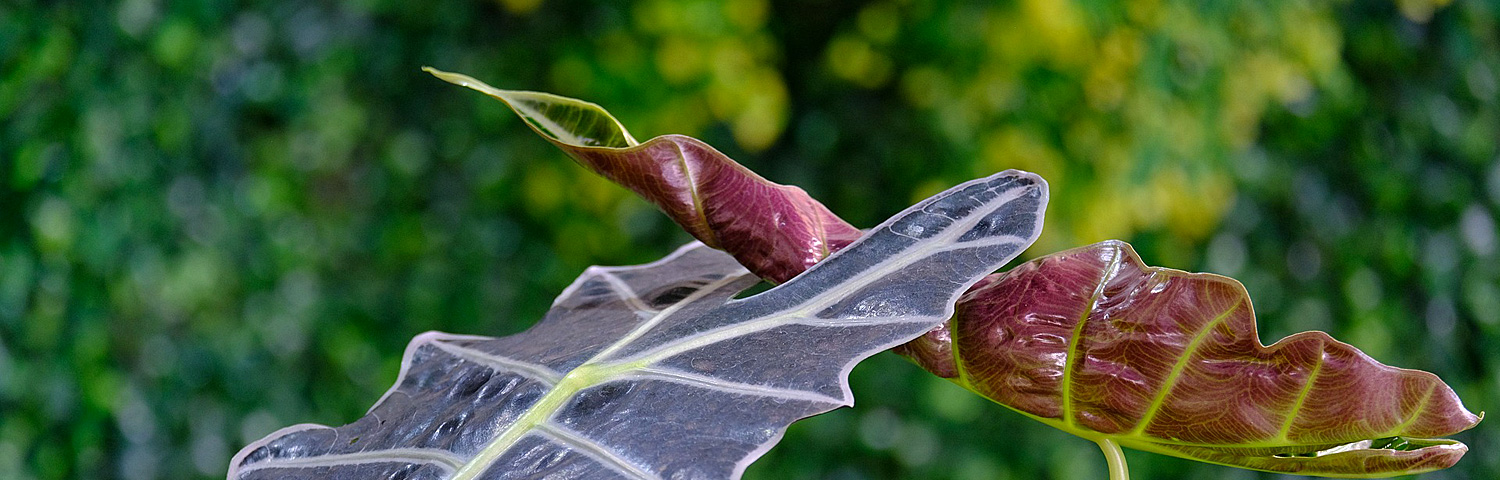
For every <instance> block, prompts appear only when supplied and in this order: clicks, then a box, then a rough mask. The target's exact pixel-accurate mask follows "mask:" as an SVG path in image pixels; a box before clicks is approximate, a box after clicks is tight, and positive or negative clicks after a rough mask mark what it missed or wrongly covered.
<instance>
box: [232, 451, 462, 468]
mask: <svg viewBox="0 0 1500 480" xmlns="http://www.w3.org/2000/svg"><path fill="white" fill-rule="evenodd" d="M365 463H421V464H427V465H437V466H439V467H442V468H443V469H444V470H448V471H453V470H456V469H458V467H459V465H460V464H461V461H460V460H459V459H458V458H457V457H455V456H453V455H452V454H450V453H448V452H447V451H444V450H435V449H425V448H396V449H390V450H371V451H365V452H358V453H340V454H331V455H318V456H315V457H303V458H277V459H271V460H267V461H264V462H260V463H254V464H251V465H249V466H246V467H244V468H242V469H240V470H239V473H241V474H243V473H247V472H253V471H256V470H265V469H271V468H316V467H336V466H339V465H358V464H365Z"/></svg>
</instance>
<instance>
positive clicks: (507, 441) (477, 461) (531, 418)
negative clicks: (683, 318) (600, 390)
mask: <svg viewBox="0 0 1500 480" xmlns="http://www.w3.org/2000/svg"><path fill="white" fill-rule="evenodd" d="M738 279H739V276H738V275H730V276H727V277H724V278H722V279H719V280H717V281H715V282H714V283H711V284H709V285H707V286H704V287H703V288H700V289H698V290H697V291H694V292H693V293H692V294H689V295H688V296H687V297H684V298H683V299H682V301H680V302H677V303H674V304H672V305H671V306H669V307H667V308H664V309H662V310H661V311H660V312H657V314H656V315H655V316H653V317H652V318H651V319H650V320H647V321H645V322H643V323H641V324H640V325H638V326H636V327H635V328H634V329H632V330H631V331H630V333H628V334H626V335H625V336H624V337H623V338H621V339H620V340H619V341H617V342H615V343H613V344H611V345H610V346H609V347H606V348H605V349H604V350H602V351H600V352H599V353H598V354H595V355H594V357H593V358H590V359H589V360H588V361H587V362H584V363H583V364H582V365H580V366H579V367H578V368H574V369H573V370H572V371H570V372H568V373H567V374H565V375H563V377H562V379H561V380H560V381H558V382H557V384H556V385H555V386H553V388H552V390H551V391H548V392H547V393H546V394H545V395H543V396H542V398H541V399H538V400H537V402H536V403H534V404H532V405H531V407H530V408H528V409H526V412H525V413H523V414H521V416H520V417H518V418H516V421H515V422H513V423H511V424H510V426H508V427H506V428H505V430H504V431H502V432H500V434H499V435H497V436H496V437H495V439H494V440H493V441H491V442H490V444H489V445H487V446H485V447H484V450H480V451H479V453H478V454H476V455H475V456H474V458H471V459H469V461H468V462H466V463H465V464H464V465H463V467H461V468H459V469H458V471H457V472H455V473H454V474H453V478H452V480H471V479H474V478H478V476H479V475H480V474H481V473H484V469H485V468H486V467H487V466H488V465H489V464H490V463H491V462H494V461H495V459H497V458H500V455H502V454H504V453H505V451H506V450H509V449H510V447H511V446H512V445H515V443H516V442H517V441H520V440H521V437H523V436H525V434H526V432H528V431H530V430H531V429H533V428H535V427H536V426H537V425H538V424H541V423H542V422H545V421H546V420H547V418H549V417H551V416H552V413H553V412H555V411H557V409H558V408H561V407H562V406H563V404H564V403H565V402H566V401H567V399H569V398H571V397H572V396H573V394H575V393H578V391H579V390H582V389H584V388H587V387H590V386H593V385H597V384H599V382H600V381H602V380H604V379H607V378H610V377H613V376H615V375H618V374H619V373H622V372H623V371H627V370H630V369H631V366H625V367H618V366H617V367H614V368H610V369H607V370H603V369H598V368H597V366H596V365H595V363H596V362H598V360H599V359H601V358H604V357H605V356H607V355H609V354H611V353H613V352H614V351H615V350H618V349H620V348H621V347H623V346H625V345H628V344H629V343H630V342H632V341H634V340H635V339H637V338H639V337H640V336H641V335H645V333H646V331H648V330H650V329H651V328H652V327H655V326H656V325H657V324H659V323H661V322H662V320H664V319H666V318H667V317H668V316H671V315H672V314H673V313H676V312H677V311H678V310H680V309H681V308H682V307H683V306H684V305H688V304H691V303H692V302H694V301H696V300H698V299H699V298H702V297H703V296H704V295H708V294H709V293H711V292H713V291H715V290H718V289H719V288H722V287H723V286H724V285H727V284H729V283H732V282H734V281H735V280H738ZM596 372H597V373H596Z"/></svg>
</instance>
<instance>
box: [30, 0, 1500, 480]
mask: <svg viewBox="0 0 1500 480" xmlns="http://www.w3.org/2000/svg"><path fill="white" fill-rule="evenodd" d="M1263 3H1264V4H1263ZM1447 3H1448V2H1446V1H1436V2H1428V1H1425V0H1401V1H1396V2H1387V1H1369V2H1335V3H1332V4H1328V3H1308V2H1248V1H1247V2H1197V1H1170V0H1162V1H1147V0H1142V1H1130V2H1124V3H1118V4H1117V3H1116V2H1106V1H1083V0H1075V1H1072V2H1068V1H1048V0H1025V1H1020V2H998V3H992V2H978V1H976V2H961V3H948V2H939V1H935V0H898V1H886V2H878V3H870V4H863V3H855V2H842V1H835V0H809V1H782V0H777V1H771V2H769V3H767V2H766V1H765V0H734V1H730V2H725V3H719V2H708V1H691V0H687V1H684V0H654V1H646V2H638V3H631V4H625V3H617V2H612V1H598V2H586V1H554V0H501V1H491V2H461V1H433V2H416V1H404V0H355V1H351V2H271V1H264V2H261V1H251V2H230V1H216V0H198V1H180V2H168V1H154V0H125V1H121V2H109V3H105V2H91V1H83V2H50V1H40V2H39V1H26V0H22V1H20V2H16V1H8V2H6V3H4V4H0V478H7V479H9V478H18V479H25V478H101V477H123V478H157V477H163V478H184V477H192V476H202V477H216V476H222V475H223V472H224V469H225V466H226V464H227V462H228V460H229V457H230V455H232V454H233V453H234V451H235V450H237V449H238V448H239V447H240V446H242V445H244V444H246V443H248V442H250V441H252V440H254V439H256V438H259V437H261V436H262V435H264V434H266V433H268V432H270V431H272V430H274V429H276V428H279V427H281V426H285V425H289V424H292V423H301V422H318V423H325V424H343V423H347V422H349V421H352V420H354V419H355V418H358V417H359V416H360V415H361V414H362V413H363V412H364V410H365V409H366V408H368V407H369V405H370V404H371V403H372V402H374V400H375V399H376V398H378V397H379V395H380V394H381V393H382V392H383V391H384V390H385V389H386V388H387V387H388V386H389V384H390V382H391V381H392V380H393V378H394V377H395V374H396V370H397V366H398V362H399V359H400V357H401V352H402V350H403V348H404V346H405V344H406V343H407V341H408V340H410V339H411V338H412V337H413V336H414V335H416V334H418V333H421V332H423V331H427V330H434V329H436V330H443V331H449V332H456V333H471V334H486V335H503V334H508V333H512V332H516V331H519V330H521V329H523V328H525V327H527V326H528V325H530V324H531V323H532V322H533V321H534V320H535V319H537V318H539V317H540V315H541V313H542V312H543V311H544V309H545V308H546V306H547V305H548V304H549V303H550V301H551V299H552V297H553V296H554V295H555V294H556V293H557V292H559V291H561V289H562V288H563V287H564V286H565V285H566V284H567V283H568V282H570V281H571V280H572V278H573V277H574V276H576V275H577V274H578V273H579V272H580V271H581V270H582V269H583V268H584V267H585V266H588V265H591V264H626V263H639V262H644V261H649V260H652V259H655V258H657V257H659V256H661V255H663V254H665V253H666V252H668V251H670V250H671V249H672V248H674V247H675V246H676V245H678V244H680V243H682V242H684V241H686V240H687V237H686V235H684V234H682V233H681V232H679V231H678V230H677V229H676V227H675V226H673V225H671V224H670V223H669V222H667V221H666V220H665V219H664V218H662V217H661V216H660V215H659V214H657V213H656V212H655V211H653V210H651V209H650V208H649V207H648V206H646V205H645V204H644V203H642V202H640V201H639V200H636V199H633V198H631V197H630V196H629V195H628V194H627V193H625V192H624V191H623V190H621V189H619V188H616V187H614V186H611V185H609V184H607V183H605V182H603V181H600V180H597V179H594V178H591V177H589V176H588V175H587V174H586V173H584V172H583V170H582V169H581V168H578V167H576V166H575V165H573V164H572V163H571V162H570V161H569V160H567V159H566V158H565V157H564V156H563V155H562V154H560V153H558V152H556V151H554V150H553V149H552V148H551V147H550V146H549V145H547V144H546V143H545V142H543V141H542V140H541V139H539V138H536V137H535V135H534V134H533V133H532V132H530V131H529V130H528V129H526V128H525V126H524V125H523V124H522V123H521V122H520V121H519V120H517V119H516V118H514V116H513V115H512V114H511V113H510V112H509V111H508V110H506V109H505V108H504V107H503V106H502V105H500V104H499V103H497V102H495V101H493V100H491V99H488V98H486V97H483V96H482V95H479V94H476V93H473V92H470V91H467V90H464V89H460V88H458V87H454V86H451V85H448V84H445V83H443V82H441V81H438V80H436V79H434V78H432V77H430V76H428V75H426V74H424V73H422V72H421V71H420V70H419V68H420V67H421V66H423V65H432V66H435V67H438V68H442V69H445V70H451V71H458V72H464V73H468V74H471V75H473V76H475V77H477V78H480V79H483V80H485V81H488V82H489V83H491V84H493V85H496V86H498V87H501V88H515V89H534V90H545V91H551V92H555V93H559V94H564V95H569V96H573V97H578V98H582V99H587V100H591V101H595V102H598V103H600V104H602V105H604V106H605V107H606V108H608V109H610V111H611V112H613V113H615V114H616V115H617V116H618V117H619V118H620V119H621V120H622V121H623V122H624V123H625V125H626V126H627V127H629V128H630V129H631V130H632V132H634V133H635V134H636V137H637V138H643V139H644V138H647V137H650V136H652V135H657V134H663V133H685V134H690V135H695V136H698V137H700V138H703V139H705V140H707V141H709V142H710V143H712V144H714V145H716V146H718V147H719V148H721V149H723V150H724V151H725V152H726V153H729V154H730V155H731V156H733V157H735V158H737V159H739V160H740V161H741V162H743V163H745V164H747V165H749V166H750V167H751V168H753V169H755V170H757V171H759V172H761V173H762V174H764V175H766V176H767V177H769V178H770V179H772V180H774V181H778V182H782V183H791V184H796V185H800V186H802V187H804V188H806V189H807V190H808V191H809V192H810V193H812V194H813V196H814V197H816V198H819V199H821V200H823V201H824V202H825V203H827V204H828V205H829V207H830V208H832V210H833V211H835V212H837V213H839V214H840V215H843V216H844V217H845V218H846V219H848V220H850V221H851V222H853V223H855V224H856V225H861V226H869V225H873V224H874V223H876V222H878V221H880V220H881V219H883V218H884V217H885V216H886V215H889V214H892V213H894V212H896V211H898V210H900V209H901V208H903V207H904V206H906V205H907V204H909V203H910V202H912V201H915V200H916V199H919V198H921V197H924V196H926V195H928V194H931V193H935V192H937V191H939V190H941V189H943V188H945V187H946V186H948V185H951V184H954V183H957V182H960V181H963V180H966V179H969V178H973V177H977V176H981V175H986V174H988V173H991V172H994V171H997V170H1001V169H1005V168H1023V169H1028V170H1032V171H1036V172H1038V173H1041V174H1043V175H1044V176H1046V177H1047V178H1048V179H1049V181H1050V182H1051V185H1052V198H1053V200H1052V206H1051V209H1050V211H1049V212H1048V222H1047V230H1046V232H1045V234H1044V237H1043V238H1042V240H1041V241H1040V242H1038V244H1037V246H1036V247H1034V248H1033V249H1032V250H1031V251H1030V252H1029V253H1028V256H1036V255H1040V254H1045V253H1048V252H1052V251H1056V250H1060V249H1064V248H1069V247H1073V246H1079V245H1083V244H1086V243H1089V242H1094V241H1098V240H1102V239H1106V238H1123V239H1126V240H1129V241H1131V242H1133V243H1134V244H1135V245H1136V246H1137V247H1138V248H1139V249H1140V252H1141V254H1142V256H1143V257H1144V258H1145V260H1146V261H1147V262H1149V263H1152V264H1156V265H1164V266H1169V267H1174V268H1183V269H1192V270H1206V271H1212V272H1216V273H1222V274H1226V275H1231V276H1234V277H1236V278H1238V279H1240V280H1242V281H1243V282H1244V283H1245V284H1246V285H1247V286H1248V287H1249V289H1250V292H1251V295H1252V297H1253V298H1254V301H1255V307H1256V309H1257V311H1258V313H1259V314H1260V319H1261V332H1262V334H1263V337H1264V338H1266V339H1276V338H1280V337H1281V336H1284V335H1286V334H1289V333H1293V332H1296V331H1301V330H1306V329H1323V330H1327V331H1329V332H1331V333H1332V334H1334V336H1335V337H1337V338H1340V339H1342V340H1345V341H1348V342H1350V343H1352V344H1354V345H1355V346H1357V347H1359V348H1361V349H1363V350H1364V351H1365V352H1367V353H1369V354H1370V355H1372V356H1373V357H1375V358H1377V359H1379V360H1381V361H1383V362H1386V363H1389V364H1392V365H1398V366H1404V367H1410V368H1420V369H1424V370H1429V371H1433V372H1435V373H1437V374H1439V375H1441V376H1442V377H1443V378H1444V379H1445V380H1447V381H1448V382H1449V384H1450V385H1452V386H1453V387H1454V388H1455V389H1456V390H1457V391H1458V393H1459V395H1460V396H1462V397H1463V398H1464V399H1465V401H1466V402H1467V404H1468V406H1469V407H1470V408H1471V409H1473V410H1475V411H1479V410H1487V409H1493V408H1494V406H1495V405H1496V401H1497V399H1500V392H1497V387H1500V385H1497V382H1500V360H1497V354H1500V341H1497V337H1500V265H1497V262H1496V260H1497V238H1496V237H1497V235H1500V233H1497V228H1496V213H1497V211H1500V162H1497V153H1500V152H1497V138H1500V105H1497V101H1500V93H1497V85H1500V7H1497V5H1496V4H1495V2H1488V1H1481V0H1457V1H1454V2H1452V4H1447ZM1200 4H1209V5H1200ZM853 383H854V388H855V394H856V396H857V397H858V399H859V405H858V406H857V407H856V408H854V409H843V410H840V411H837V412H834V413H831V414H828V415H823V416H820V417H817V418H814V419H811V420H808V421H805V422H802V423H799V424H797V425H796V426H794V427H793V428H792V429H791V431H790V432H789V433H788V435H787V438H786V439H785V440H784V441H783V442H782V444H781V445H780V446H778V447H776V448H775V449H774V450H772V451H771V452H770V453H769V454H768V455H767V456H766V457H765V459H764V460H762V461H761V462H759V463H757V464H755V465H754V466H753V467H752V468H751V469H750V472H749V475H748V476H749V477H753V478H762V479H765V478H777V479H780V478H836V479H857V478H934V479H941V478H965V479H968V478H972V479H1001V478H1020V479H1030V478H1056V479H1101V478H1103V477H1104V470H1103V467H1104V464H1103V460H1102V457H1101V455H1100V454H1099V452H1098V451H1097V449H1096V448H1095V447H1094V446H1093V445H1092V444H1090V443H1088V442H1086V441H1084V440H1080V439H1076V438H1072V437H1069V436H1066V435H1064V434H1061V433H1059V432H1055V431H1052V430H1050V429H1048V428H1046V427H1044V426H1042V425H1040V424H1036V423H1034V422H1031V421H1029V420H1026V419H1024V418H1022V417H1021V416H1019V415H1016V414H1014V413H1011V412H1009V411H1007V410H1005V409H1004V408H1001V407H999V406H997V405H993V404H989V403H987V402H985V401H983V400H982V399H980V398H978V397H975V396H972V395H969V394H967V393H964V392H963V391H961V390H959V389H957V388H956V387H953V386H950V385H947V384H945V383H944V382H942V381H940V380H937V379H935V378H934V377H931V376H930V375H928V374H926V373H923V372H921V371H920V370H918V369H916V368H915V367H913V366H911V365H909V364H907V363H906V362H904V361H903V360H901V359H899V358H897V357H895V356H892V355H889V354H883V355H881V356H879V357H877V358H875V359H873V360H871V361H870V362H868V363H866V364H864V365H862V366H861V367H860V368H859V369H857V370H856V371H855V373H854V376H853ZM1488 423H1493V421H1491V422H1488ZM1459 438H1460V439H1461V440H1463V441H1465V442H1467V443H1468V444H1469V445H1470V446H1471V448H1472V449H1473V451H1472V452H1471V453H1470V455H1469V456H1468V458H1466V459H1465V460H1464V461H1463V462H1461V463H1460V464H1459V465H1458V467H1456V468H1454V469H1452V470H1449V471H1444V472H1439V473H1434V474H1429V475H1426V476H1424V477H1423V478H1432V479H1436V478H1470V479H1490V478H1495V477H1496V476H1497V475H1500V431H1497V430H1496V429H1494V428H1492V426H1490V425H1482V426H1481V427H1480V428H1478V429H1476V430H1475V431H1472V432H1468V433H1464V434H1461V435H1459ZM1129 458H1130V461H1131V464H1132V466H1133V467H1134V472H1135V474H1136V476H1137V478H1161V479H1170V478H1270V477H1274V476H1273V475H1263V474H1257V473H1253V472H1245V471H1239V470H1233V469H1228V468H1222V467H1214V466H1208V465H1201V464H1195V463H1192V462H1187V461H1181V460H1175V459H1169V458H1164V457H1159V456H1154V455H1148V454H1138V453H1134V452H1132V453H1130V455H1129Z"/></svg>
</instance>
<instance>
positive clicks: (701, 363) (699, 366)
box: [688, 357, 719, 373]
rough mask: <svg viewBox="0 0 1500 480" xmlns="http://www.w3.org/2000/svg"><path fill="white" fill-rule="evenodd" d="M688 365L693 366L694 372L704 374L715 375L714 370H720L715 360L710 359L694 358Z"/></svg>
mask: <svg viewBox="0 0 1500 480" xmlns="http://www.w3.org/2000/svg"><path fill="white" fill-rule="evenodd" d="M688 365H689V366H692V367H693V370H697V371H699V372H702V373H713V372H714V370H717V369H718V368H719V366H718V363H717V362H714V359H712V358H709V357H697V358H694V359H693V360H692V361H689V362H688Z"/></svg>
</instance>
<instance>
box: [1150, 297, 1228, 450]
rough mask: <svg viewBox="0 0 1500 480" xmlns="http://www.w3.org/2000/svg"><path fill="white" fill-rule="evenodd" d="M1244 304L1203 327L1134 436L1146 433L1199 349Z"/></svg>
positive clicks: (1185, 351)
mask: <svg viewBox="0 0 1500 480" xmlns="http://www.w3.org/2000/svg"><path fill="white" fill-rule="evenodd" d="M1242 303H1244V300H1243V299H1241V300H1237V301H1235V302H1234V305H1231V306H1230V307H1229V308H1228V309H1226V310H1224V312H1223V313H1220V314H1219V316H1217V317H1214V319H1213V320H1212V321H1210V322H1208V324H1206V325H1204V326H1203V329H1201V330H1199V331H1198V333H1197V334H1195V335H1193V340H1192V341H1191V342H1189V343H1188V345H1187V348H1185V349H1183V352H1182V356H1181V357H1179V358H1178V359H1177V363H1176V364H1175V365H1172V372H1171V373H1169V374H1167V378H1166V380H1164V381H1162V384H1161V391H1159V392H1157V394H1156V398H1153V399H1152V400H1151V405H1150V406H1148V407H1146V415H1145V416H1144V417H1141V421H1140V423H1139V424H1137V425H1136V427H1135V429H1134V430H1133V431H1132V432H1131V433H1132V434H1135V435H1139V434H1141V433H1142V432H1145V431H1146V427H1149V426H1151V421H1152V420H1155V419H1156V414H1157V412H1160V411H1161V408H1162V405H1163V404H1165V403H1166V401H1167V396H1168V395H1171V393H1172V389H1173V388H1176V387H1177V381H1178V380H1181V379H1182V372H1184V371H1186V370H1187V366H1188V364H1189V363H1191V362H1192V359H1193V355H1195V354H1197V353H1198V348H1199V347H1202V346H1203V342H1204V340H1207V339H1208V337H1209V335H1212V334H1213V331H1214V329H1216V328H1219V324H1222V323H1224V320H1226V319H1228V318H1229V315H1230V314H1232V313H1234V311H1235V310H1238V309H1239V308H1240V304H1242Z"/></svg>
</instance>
